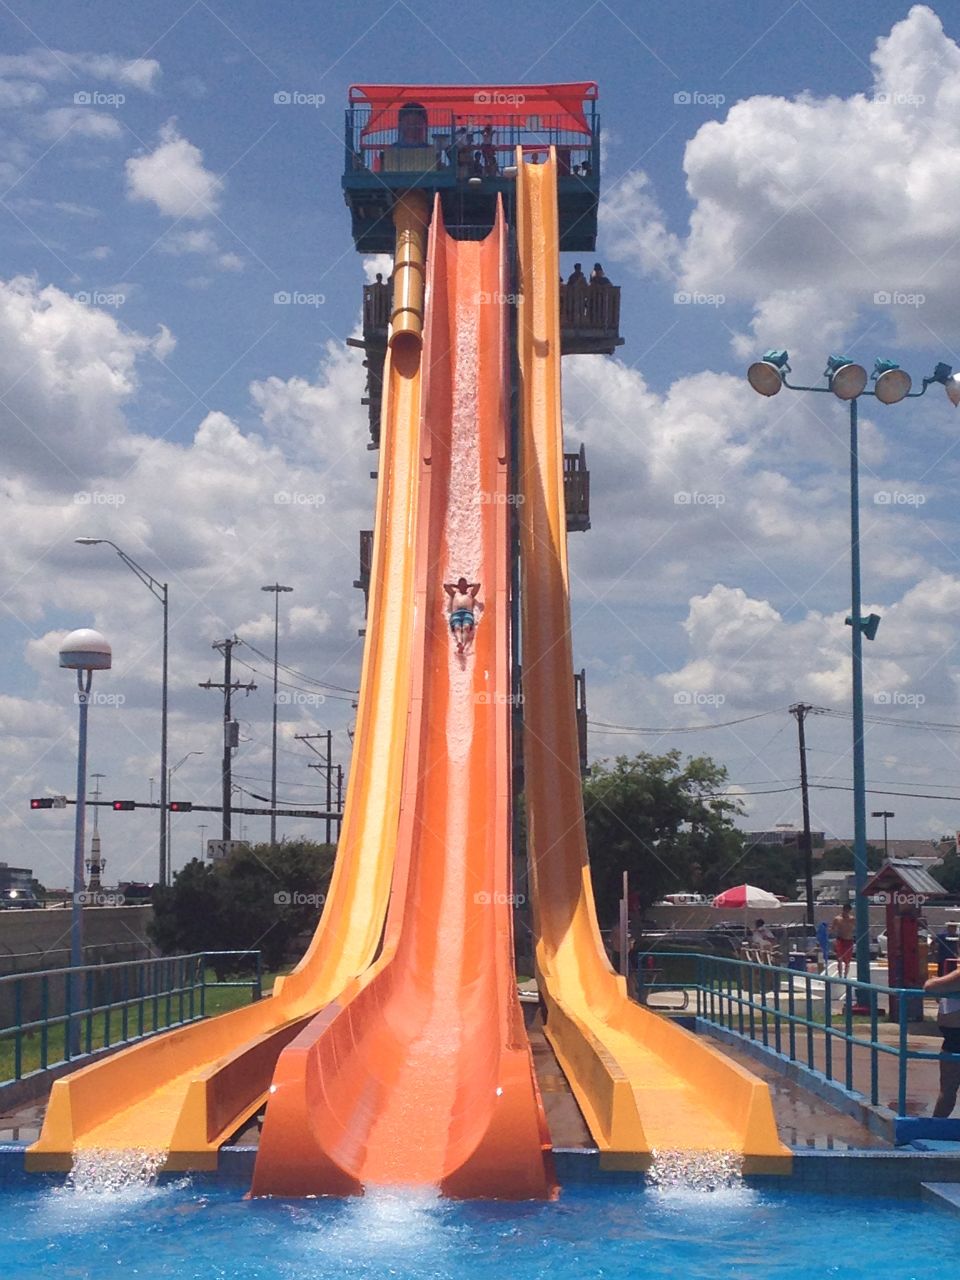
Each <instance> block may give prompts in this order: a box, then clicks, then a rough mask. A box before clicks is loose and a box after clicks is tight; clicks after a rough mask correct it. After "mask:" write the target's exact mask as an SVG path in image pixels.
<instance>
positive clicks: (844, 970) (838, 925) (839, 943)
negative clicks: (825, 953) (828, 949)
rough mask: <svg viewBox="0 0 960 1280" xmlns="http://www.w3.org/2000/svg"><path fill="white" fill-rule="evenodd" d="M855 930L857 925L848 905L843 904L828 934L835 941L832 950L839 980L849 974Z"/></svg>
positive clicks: (846, 903) (847, 903)
mask: <svg viewBox="0 0 960 1280" xmlns="http://www.w3.org/2000/svg"><path fill="white" fill-rule="evenodd" d="M856 928H857V924H856V921H855V920H854V918H853V912H852V910H851V908H850V903H849V902H845V903H844V904H843V907H842V908H841V909H840V914H839V915H838V916H834V917H833V924H832V925H831V926H830V932H831V933H832V934H833V936H834V938H835V940H836V941H835V945H834V950H835V951H836V956H837V973H838V974H839V976H840V977H841V978H846V977H848V976H849V974H850V961H851V960H852V959H853V936H854V933H855V932H856Z"/></svg>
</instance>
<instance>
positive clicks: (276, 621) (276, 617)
mask: <svg viewBox="0 0 960 1280" xmlns="http://www.w3.org/2000/svg"><path fill="white" fill-rule="evenodd" d="M260 590H261V591H272V592H273V752H272V757H271V764H270V807H271V809H276V807H277V685H278V679H277V676H278V671H277V668H278V665H279V662H280V656H279V655H280V592H281V591H292V590H293V587H284V586H281V584H280V583H279V582H275V583H274V584H273V586H271V587H261V588H260ZM329 807H330V806H329V804H328V805H327V808H328V809H329ZM270 843H271V844H276V843H277V815H276V813H271V815H270Z"/></svg>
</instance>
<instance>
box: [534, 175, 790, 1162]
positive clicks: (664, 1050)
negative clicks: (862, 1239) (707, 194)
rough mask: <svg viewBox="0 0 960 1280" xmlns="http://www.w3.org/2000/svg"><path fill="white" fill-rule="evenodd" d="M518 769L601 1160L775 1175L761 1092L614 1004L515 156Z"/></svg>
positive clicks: (552, 982) (539, 245) (562, 1021)
mask: <svg viewBox="0 0 960 1280" xmlns="http://www.w3.org/2000/svg"><path fill="white" fill-rule="evenodd" d="M517 174H518V176H517V186H518V190H517V205H518V248H519V259H520V273H521V300H520V314H519V345H520V352H519V355H520V369H521V382H522V427H521V441H520V457H521V462H520V472H521V474H520V483H519V486H518V487H519V491H520V494H521V496H522V498H523V502H522V504H521V505H520V507H519V514H520V523H521V565H522V591H521V609H522V636H523V696H524V707H523V710H524V765H525V770H524V771H525V776H526V804H527V830H528V847H529V859H530V881H531V891H532V892H531V897H532V904H533V910H534V925H535V929H536V932H537V937H538V943H537V952H536V958H537V967H538V979H539V983H540V990H541V995H542V997H543V999H544V1002H545V1004H546V1009H547V1021H546V1034H547V1037H548V1038H549V1040H550V1043H551V1045H552V1046H553V1049H554V1051H555V1053H556V1055H557V1058H558V1060H559V1062H560V1065H561V1067H562V1068H563V1071H564V1074H565V1075H566V1077H567V1079H568V1081H569V1083H570V1086H571V1088H572V1089H573V1091H574V1094H575V1096H576V1098H577V1101H578V1103H579V1104H580V1108H581V1110H582V1111H583V1114H584V1117H585V1119H586V1121H587V1123H588V1124H589V1126H590V1130H591V1132H592V1134H593V1137H594V1140H595V1141H596V1143H597V1145H598V1147H599V1148H600V1150H601V1153H602V1159H603V1162H604V1163H605V1164H606V1165H607V1166H608V1167H614V1166H618V1165H619V1166H620V1167H641V1168H642V1167H645V1165H647V1164H648V1163H649V1161H650V1153H651V1152H653V1151H656V1150H690V1151H705V1150H706V1151H710V1150H714V1151H716V1150H719V1151H730V1152H736V1153H739V1154H740V1155H742V1156H744V1157H745V1167H746V1168H747V1169H748V1170H752V1171H760V1170H770V1171H772V1172H784V1173H785V1172H788V1170H789V1159H790V1156H789V1150H788V1149H787V1148H786V1147H785V1146H783V1144H782V1143H781V1142H780V1140H779V1137H778V1135H777V1128H776V1124H775V1121H774V1114H773V1108H772V1104H771V1100H770V1094H769V1090H768V1088H767V1086H766V1084H764V1083H763V1082H762V1081H761V1080H758V1079H757V1078H756V1077H755V1076H753V1075H752V1074H751V1073H749V1072H747V1071H744V1070H743V1069H741V1068H740V1067H739V1066H737V1065H736V1064H735V1063H733V1062H731V1061H730V1060H729V1059H728V1058H726V1057H724V1055H723V1054H721V1053H719V1052H718V1051H717V1050H715V1049H713V1048H712V1047H710V1046H709V1045H707V1044H705V1043H704V1042H703V1039H702V1037H698V1036H696V1035H693V1034H692V1033H690V1032H688V1031H686V1030H684V1029H683V1028H681V1027H679V1026H677V1025H676V1024H675V1023H673V1022H671V1021H669V1020H668V1019H665V1018H662V1017H660V1016H658V1015H657V1014H654V1013H651V1012H649V1011H648V1010H646V1009H644V1008H642V1007H641V1006H639V1005H637V1004H635V1003H634V1002H632V1001H631V1000H629V999H628V997H627V993H626V986H625V981H624V979H623V978H622V977H620V976H618V975H617V974H615V973H614V972H613V970H612V968H611V967H610V964H609V962H608V960H607V957H606V954H605V952H604V949H603V945H602V943H601V940H600V935H599V931H598V927H597V919H596V911H595V907H594V900H593V889H592V885H591V881H590V868H589V863H588V860H587V848H586V838H585V832H584V823H583V801H582V794H581V789H580V768H579V759H578V748H577V735H576V721H575V713H574V698H573V687H572V676H571V672H572V671H573V652H572V645H571V638H570V611H569V594H568V574H567V544H566V525H565V514H564V497H563V427H562V422H561V410H560V321H559V304H558V294H557V279H558V276H559V254H558V248H557V246H558V235H557V182H556V178H557V175H556V157H555V155H554V154H553V153H551V157H550V160H549V163H547V164H545V165H530V164H524V163H523V158H522V156H521V155H520V154H519V153H518V156H517Z"/></svg>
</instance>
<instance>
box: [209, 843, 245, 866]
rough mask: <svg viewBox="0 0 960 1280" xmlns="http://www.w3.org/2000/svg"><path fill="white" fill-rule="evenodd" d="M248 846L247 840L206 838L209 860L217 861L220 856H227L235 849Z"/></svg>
mask: <svg viewBox="0 0 960 1280" xmlns="http://www.w3.org/2000/svg"><path fill="white" fill-rule="evenodd" d="M249 848H250V841H249V840H208V841H207V857H208V858H209V859H210V861H211V862H219V861H220V860H221V859H222V858H229V856H230V854H231V853H233V852H235V851H236V850H237V849H249Z"/></svg>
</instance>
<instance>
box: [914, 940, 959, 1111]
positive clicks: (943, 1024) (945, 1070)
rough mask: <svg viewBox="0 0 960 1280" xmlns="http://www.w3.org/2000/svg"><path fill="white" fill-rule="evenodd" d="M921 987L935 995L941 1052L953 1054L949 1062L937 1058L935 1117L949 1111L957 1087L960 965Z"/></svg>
mask: <svg viewBox="0 0 960 1280" xmlns="http://www.w3.org/2000/svg"><path fill="white" fill-rule="evenodd" d="M923 989H924V991H926V992H928V993H929V994H930V995H935V996H936V997H937V998H938V1001H939V1003H938V1007H937V1026H938V1027H939V1028H940V1034H941V1035H942V1036H943V1048H942V1049H941V1050H940V1052H941V1053H952V1054H956V1055H957V1057H956V1058H954V1060H953V1061H952V1062H950V1061H947V1060H945V1059H943V1058H941V1059H940V1094H939V1096H938V1098H937V1101H936V1103H935V1105H934V1108H933V1114H934V1116H935V1117H936V1118H937V1119H940V1120H942V1119H945V1118H946V1117H947V1116H948V1115H950V1113H951V1111H953V1108H954V1107H955V1106H956V1103H957V1090H958V1089H960V965H958V966H957V967H956V968H954V969H953V970H951V972H949V973H945V974H943V976H942V977H939V978H928V979H927V981H926V982H925V983H924V986H923Z"/></svg>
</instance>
